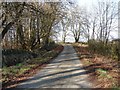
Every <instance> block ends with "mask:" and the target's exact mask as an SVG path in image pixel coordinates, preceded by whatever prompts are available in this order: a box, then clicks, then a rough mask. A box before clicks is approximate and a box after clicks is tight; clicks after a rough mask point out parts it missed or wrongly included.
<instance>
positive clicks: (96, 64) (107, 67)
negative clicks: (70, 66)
mask: <svg viewBox="0 0 120 90" xmlns="http://www.w3.org/2000/svg"><path fill="white" fill-rule="evenodd" d="M74 48H75V50H76V51H77V53H78V56H79V57H80V61H81V62H82V63H83V68H84V69H86V71H87V72H90V73H89V80H90V81H91V82H92V83H93V85H94V86H93V87H94V88H115V87H120V83H118V82H119V81H120V77H119V74H120V72H119V67H120V66H119V64H120V61H118V60H113V59H111V58H109V57H105V56H102V55H98V54H95V53H94V54H93V53H90V51H89V49H88V46H81V45H79V46H78V45H74Z"/></svg>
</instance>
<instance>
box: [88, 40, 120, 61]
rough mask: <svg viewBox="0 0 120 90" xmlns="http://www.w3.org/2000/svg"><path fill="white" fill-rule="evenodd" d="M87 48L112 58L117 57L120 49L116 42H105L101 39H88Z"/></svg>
mask: <svg viewBox="0 0 120 90" xmlns="http://www.w3.org/2000/svg"><path fill="white" fill-rule="evenodd" d="M88 44H89V50H90V51H91V52H93V53H97V54H101V55H105V56H110V57H112V58H113V59H118V56H119V52H120V49H119V48H118V44H116V43H110V42H109V43H107V44H105V43H104V42H102V41H95V40H90V41H89V43H88Z"/></svg>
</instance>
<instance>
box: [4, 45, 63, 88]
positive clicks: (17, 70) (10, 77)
mask: <svg viewBox="0 0 120 90" xmlns="http://www.w3.org/2000/svg"><path fill="white" fill-rule="evenodd" d="M63 48H64V47H63V46H62V45H58V46H57V47H56V48H53V49H52V50H50V51H42V52H39V51H38V53H40V54H39V55H38V57H36V58H33V59H28V60H25V61H24V62H22V63H19V64H17V65H14V66H9V67H3V68H2V89H6V88H12V87H15V86H16V85H17V84H18V83H20V82H22V81H25V80H27V79H28V78H29V77H31V76H32V75H34V74H36V73H37V71H39V70H40V69H42V68H43V67H44V66H46V65H47V64H48V63H49V62H50V61H51V60H52V59H53V58H55V57H57V55H58V54H59V53H60V52H61V51H62V50H63Z"/></svg>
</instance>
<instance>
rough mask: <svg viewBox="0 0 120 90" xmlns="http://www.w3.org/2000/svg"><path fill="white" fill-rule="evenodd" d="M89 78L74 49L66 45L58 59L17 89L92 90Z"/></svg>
mask: <svg viewBox="0 0 120 90" xmlns="http://www.w3.org/2000/svg"><path fill="white" fill-rule="evenodd" d="M87 77H88V76H87V74H86V72H85V70H84V69H83V68H82V64H81V62H80V60H79V58H78V56H77V54H76V52H75V50H74V48H73V47H72V46H71V45H65V46H64V50H63V52H62V53H61V54H60V55H59V56H58V57H57V58H55V59H54V60H53V61H52V62H51V63H50V64H48V65H47V66H46V67H44V68H43V69H42V70H40V72H38V74H36V75H34V76H33V77H31V78H30V79H29V80H27V81H25V82H23V83H20V84H19V85H18V86H17V88H91V87H92V84H91V83H90V82H88V80H87Z"/></svg>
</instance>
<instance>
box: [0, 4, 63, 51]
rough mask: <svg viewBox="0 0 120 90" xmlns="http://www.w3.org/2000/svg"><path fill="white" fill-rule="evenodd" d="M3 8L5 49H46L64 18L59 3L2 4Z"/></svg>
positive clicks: (2, 19) (3, 41)
mask: <svg viewBox="0 0 120 90" xmlns="http://www.w3.org/2000/svg"><path fill="white" fill-rule="evenodd" d="M1 7H2V16H1V18H0V20H1V22H2V23H1V26H2V33H1V36H2V40H1V41H2V45H3V48H12V49H14V48H22V49H25V50H32V49H34V48H35V47H38V46H39V47H44V48H45V47H46V46H48V45H49V40H50V36H52V35H53V32H52V27H53V26H54V25H55V24H57V23H58V22H59V21H60V20H61V19H60V18H62V17H63V15H62V14H63V13H62V11H61V10H60V8H61V3H59V2H58V3H57V2H55V3H54V2H52V3H50V2H44V3H42V2H39V3H38V2H2V3H1Z"/></svg>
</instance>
